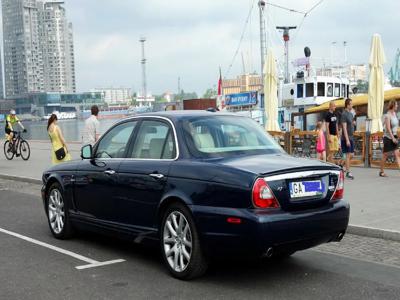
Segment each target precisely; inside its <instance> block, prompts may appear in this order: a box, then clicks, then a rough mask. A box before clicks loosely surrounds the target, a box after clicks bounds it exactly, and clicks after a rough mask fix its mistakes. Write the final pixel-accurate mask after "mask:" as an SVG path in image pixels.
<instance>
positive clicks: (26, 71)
mask: <svg viewBox="0 0 400 300" xmlns="http://www.w3.org/2000/svg"><path fill="white" fill-rule="evenodd" d="M63 4H64V1H41V0H2V14H3V15H2V16H3V44H4V49H3V52H4V60H3V64H4V82H5V96H6V97H7V98H12V97H14V96H18V95H25V94H28V93H40V92H46V91H49V92H62V93H66V92H71V93H72V92H75V90H76V87H75V67H74V58H73V42H72V25H71V24H70V23H68V22H67V20H66V15H65V9H64V7H63Z"/></svg>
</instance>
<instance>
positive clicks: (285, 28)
mask: <svg viewBox="0 0 400 300" xmlns="http://www.w3.org/2000/svg"><path fill="white" fill-rule="evenodd" d="M296 28H297V26H277V27H276V29H280V30H283V41H284V42H285V83H288V82H289V81H290V76H289V31H290V30H292V29H296Z"/></svg>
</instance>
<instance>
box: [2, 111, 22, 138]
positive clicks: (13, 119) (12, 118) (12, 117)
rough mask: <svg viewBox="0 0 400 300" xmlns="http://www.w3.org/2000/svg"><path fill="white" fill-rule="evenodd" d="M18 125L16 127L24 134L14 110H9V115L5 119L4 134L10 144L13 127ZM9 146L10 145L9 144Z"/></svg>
mask: <svg viewBox="0 0 400 300" xmlns="http://www.w3.org/2000/svg"><path fill="white" fill-rule="evenodd" d="M16 123H18V125H19V126H20V127H21V128H22V130H23V131H24V132H26V129H25V127H24V125H22V123H21V121H20V120H19V119H18V117H17V115H16V113H15V110H13V109H12V110H11V111H10V114H9V115H7V117H6V128H5V132H6V135H7V139H8V140H9V141H10V142H11V141H12V139H13V137H14V127H13V126H14V125H15V124H16ZM10 145H11V144H10Z"/></svg>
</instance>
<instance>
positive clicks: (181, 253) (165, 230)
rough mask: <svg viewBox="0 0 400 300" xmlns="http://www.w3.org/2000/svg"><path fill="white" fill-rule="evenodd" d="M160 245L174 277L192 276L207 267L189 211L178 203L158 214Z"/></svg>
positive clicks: (184, 278) (197, 275)
mask: <svg viewBox="0 0 400 300" xmlns="http://www.w3.org/2000/svg"><path fill="white" fill-rule="evenodd" d="M160 248H161V254H162V256H163V259H164V262H165V265H166V266H167V268H168V270H169V272H170V273H171V274H172V276H174V277H175V278H178V279H182V280H189V279H193V278H196V277H199V276H201V275H203V274H204V273H205V272H206V270H207V268H208V261H207V258H206V257H205V255H204V253H203V251H202V249H201V243H200V239H199V235H198V232H197V230H196V226H195V223H194V221H193V217H192V214H191V212H190V211H189V209H188V208H187V207H186V206H185V205H183V204H181V203H173V204H171V205H170V206H168V208H167V209H166V210H165V212H164V214H163V216H162V222H161V226H160Z"/></svg>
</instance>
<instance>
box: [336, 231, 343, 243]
mask: <svg viewBox="0 0 400 300" xmlns="http://www.w3.org/2000/svg"><path fill="white" fill-rule="evenodd" d="M344 234H345V232H344V231H343V232H339V233H338V235H337V236H336V238H335V239H334V241H335V242H340V241H341V240H342V239H343V237H344Z"/></svg>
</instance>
